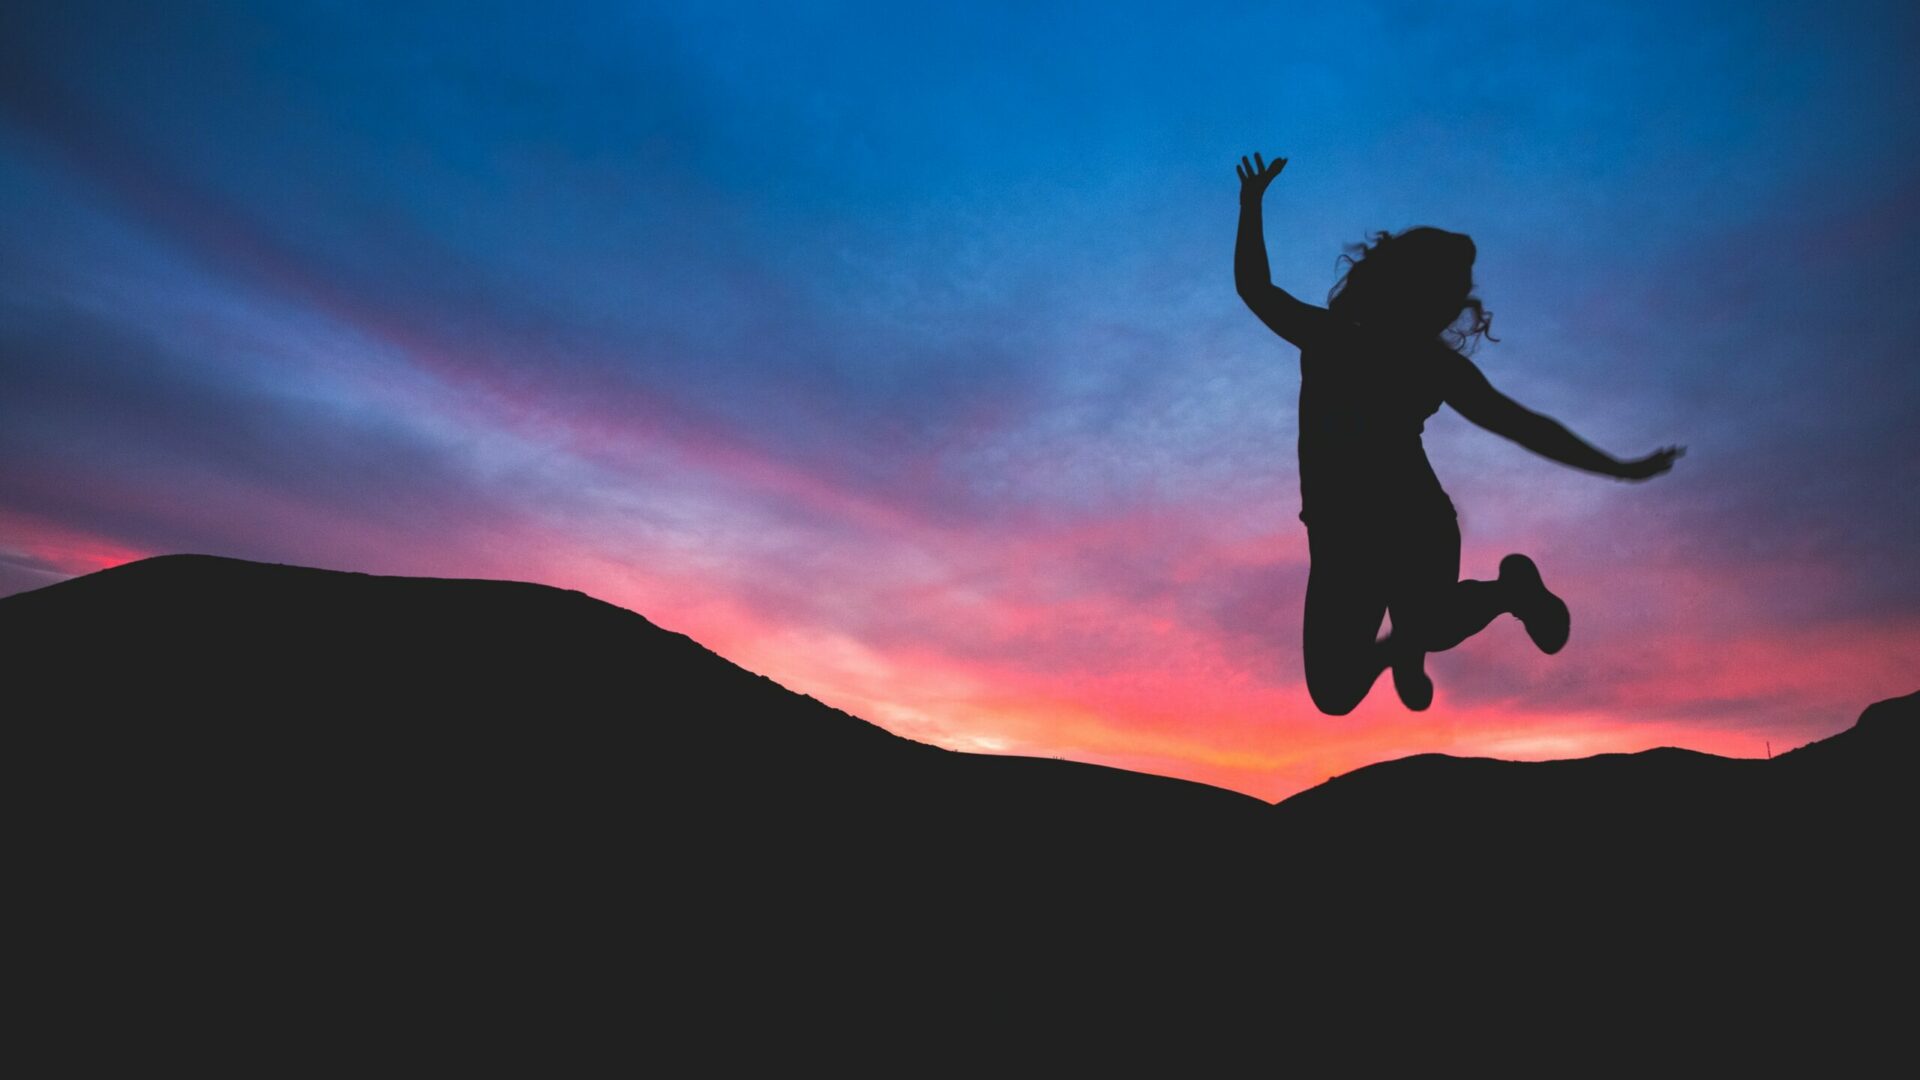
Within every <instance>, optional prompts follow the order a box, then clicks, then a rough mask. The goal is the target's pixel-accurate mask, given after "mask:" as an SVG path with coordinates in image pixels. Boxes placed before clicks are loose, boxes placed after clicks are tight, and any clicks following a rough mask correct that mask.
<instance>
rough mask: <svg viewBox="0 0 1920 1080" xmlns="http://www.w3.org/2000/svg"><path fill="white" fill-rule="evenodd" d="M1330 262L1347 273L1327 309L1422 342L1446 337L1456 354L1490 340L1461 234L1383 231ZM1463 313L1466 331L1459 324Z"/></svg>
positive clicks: (1471, 252) (1468, 246) (1470, 250)
mask: <svg viewBox="0 0 1920 1080" xmlns="http://www.w3.org/2000/svg"><path fill="white" fill-rule="evenodd" d="M1347 252H1348V254H1344V255H1341V256H1340V257H1339V259H1338V260H1336V262H1335V264H1334V265H1335V266H1336V267H1338V266H1339V265H1340V263H1343V262H1344V263H1345V264H1346V267H1347V269H1346V272H1345V273H1343V274H1341V276H1340V280H1338V281H1336V282H1334V283H1333V288H1332V290H1331V291H1329V292H1328V293H1327V310H1329V311H1331V312H1333V313H1334V314H1336V315H1339V316H1340V317H1342V318H1344V319H1347V320H1350V321H1353V322H1360V323H1376V324H1382V325H1389V326H1393V327H1396V328H1399V329H1404V330H1408V331H1411V332H1414V333H1417V334H1419V335H1421V336H1425V335H1426V334H1428V333H1431V334H1432V335H1433V336H1435V337H1441V336H1444V337H1445V338H1446V339H1447V342H1448V344H1450V345H1452V346H1453V348H1454V349H1456V350H1458V351H1461V352H1471V351H1473V349H1475V348H1477V347H1478V345H1479V341H1480V340H1486V341H1499V340H1500V339H1499V338H1497V337H1494V336H1493V333H1492V330H1493V313H1492V312H1490V311H1488V310H1487V309H1486V308H1485V307H1484V306H1483V305H1482V304H1481V303H1480V298H1479V297H1477V296H1474V295H1473V260H1474V256H1475V254H1476V252H1475V249H1474V246H1473V240H1472V238H1471V237H1468V236H1467V235H1465V234H1464V233H1456V232H1447V231H1446V230H1444V229H1435V228H1432V227H1430V226H1425V225H1422V226H1418V227H1415V228H1411V229H1408V230H1406V231H1404V232H1402V233H1399V234H1398V235H1395V234H1394V233H1390V232H1387V231H1386V230H1384V229H1382V230H1380V231H1379V232H1376V233H1374V234H1373V239H1372V242H1371V243H1368V242H1364V241H1363V242H1361V243H1356V244H1348V245H1347ZM1463 312H1464V313H1468V314H1469V316H1470V317H1469V318H1468V319H1466V320H1465V326H1464V327H1463V326H1461V325H1459V324H1460V323H1461V322H1462V320H1461V318H1460V316H1461V314H1462V313H1463Z"/></svg>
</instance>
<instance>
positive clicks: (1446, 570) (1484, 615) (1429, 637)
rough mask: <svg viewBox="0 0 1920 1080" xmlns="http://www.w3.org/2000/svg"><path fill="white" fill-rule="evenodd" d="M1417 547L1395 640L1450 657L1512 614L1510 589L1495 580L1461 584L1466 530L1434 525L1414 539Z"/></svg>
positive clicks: (1401, 590)
mask: <svg viewBox="0 0 1920 1080" xmlns="http://www.w3.org/2000/svg"><path fill="white" fill-rule="evenodd" d="M1412 540H1413V543H1414V544H1415V548H1414V551H1413V552H1412V553H1411V554H1410V556H1409V558H1408V560H1407V562H1406V564H1405V567H1406V574H1405V576H1404V577H1402V578H1401V579H1399V581H1397V582H1396V586H1397V587H1396V588H1395V590H1394V592H1395V596H1394V598H1393V600H1392V601H1391V603H1390V607H1391V609H1392V611H1393V636H1394V638H1395V640H1396V641H1397V642H1399V643H1400V644H1401V645H1402V646H1404V647H1406V648H1418V649H1420V650H1422V651H1424V652H1445V651H1446V650H1448V649H1451V648H1453V647H1454V646H1455V645H1458V644H1460V643H1461V642H1463V641H1465V640H1467V639H1468V638H1470V637H1472V636H1473V635H1475V634H1477V633H1479V632H1480V631H1482V630H1484V629H1486V628H1487V624H1488V623H1491V622H1492V621H1493V620H1494V619H1495V618H1497V617H1499V616H1501V615H1504V614H1506V613H1507V612H1508V611H1510V610H1511V608H1510V607H1509V598H1508V595H1507V593H1508V590H1506V589H1504V588H1502V587H1501V585H1500V584H1499V583H1498V582H1494V581H1460V580H1458V579H1459V577H1460V526H1459V523H1458V522H1456V521H1454V520H1453V519H1452V518H1450V517H1449V518H1447V519H1446V520H1445V521H1436V522H1433V523H1432V524H1431V525H1430V526H1429V527H1427V528H1426V529H1423V530H1421V531H1420V532H1419V533H1417V534H1415V535H1414V536H1413V537H1412Z"/></svg>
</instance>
